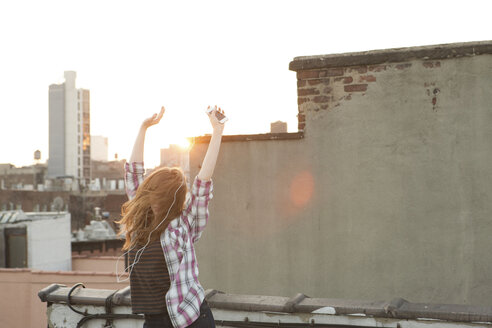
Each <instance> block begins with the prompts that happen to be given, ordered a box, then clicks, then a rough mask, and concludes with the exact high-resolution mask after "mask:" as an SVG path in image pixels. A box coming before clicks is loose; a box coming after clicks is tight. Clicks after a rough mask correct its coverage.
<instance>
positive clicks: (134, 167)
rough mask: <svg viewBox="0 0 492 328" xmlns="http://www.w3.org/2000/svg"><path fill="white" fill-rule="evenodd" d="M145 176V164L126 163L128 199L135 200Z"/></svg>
mask: <svg viewBox="0 0 492 328" xmlns="http://www.w3.org/2000/svg"><path fill="white" fill-rule="evenodd" d="M144 174H145V169H144V163H143V162H132V163H128V162H127V163H125V189H126V194H127V195H128V199H133V198H134V197H135V195H136V194H137V189H138V186H140V184H141V183H142V182H143V180H144Z"/></svg>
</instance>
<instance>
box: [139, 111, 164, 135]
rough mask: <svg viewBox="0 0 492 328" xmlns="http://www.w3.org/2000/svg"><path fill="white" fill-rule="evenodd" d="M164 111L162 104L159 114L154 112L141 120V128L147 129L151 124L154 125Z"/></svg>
mask: <svg viewBox="0 0 492 328" xmlns="http://www.w3.org/2000/svg"><path fill="white" fill-rule="evenodd" d="M165 111H166V109H165V108H164V106H162V107H161V111H160V112H159V114H154V115H152V116H151V117H149V118H147V119H145V120H144V121H143V122H142V128H145V129H147V128H148V127H151V126H152V125H156V124H157V123H159V122H160V120H161V118H162V116H163V115H164V112H165Z"/></svg>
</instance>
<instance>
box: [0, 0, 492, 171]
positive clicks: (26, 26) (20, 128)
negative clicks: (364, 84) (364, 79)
mask: <svg viewBox="0 0 492 328" xmlns="http://www.w3.org/2000/svg"><path fill="white" fill-rule="evenodd" d="M485 4H486V3H485V2H483V1H468V2H467V3H466V6H465V5H457V4H454V3H448V2H444V1H436V2H432V3H428V2H424V1H416V2H413V3H412V5H411V6H410V5H408V6H403V5H400V6H399V5H397V4H395V3H394V2H390V1H380V2H378V5H375V4H373V3H367V2H364V1H353V2H351V3H350V4H346V3H345V4H344V3H333V2H327V1H308V2H306V3H303V5H302V6H301V5H300V4H299V3H298V2H293V1H269V2H259V1H256V2H255V1H253V2H251V1H249V2H247V3H245V2H234V3H232V2H227V1H211V2H206V3H203V2H190V3H188V2H187V3H171V2H170V3H164V2H162V3H161V2H158V3H157V2H153V3H147V4H145V5H139V6H131V5H130V4H129V3H121V2H112V1H107V2H106V1H105V2H103V3H100V2H90V1H89V2H87V3H84V6H80V5H78V4H77V3H76V2H72V1H48V2H43V3H39V2H35V1H18V2H6V3H2V4H1V5H0V28H1V30H2V31H8V33H4V34H3V35H2V42H3V49H5V51H4V52H2V60H0V71H1V72H2V74H1V75H0V90H2V96H1V97H0V113H1V114H0V115H1V116H0V117H1V122H2V123H3V124H2V128H1V129H0V138H1V139H2V140H5V141H7V140H13V141H11V142H4V143H3V147H2V148H3V149H2V150H3V151H2V152H1V153H0V163H12V164H14V165H16V166H22V165H29V164H32V163H33V162H34V160H33V153H34V151H35V150H37V149H39V150H40V151H41V153H42V158H41V162H45V161H46V159H47V157H48V148H49V147H48V144H49V138H48V87H49V85H50V84H53V83H60V82H62V78H63V72H64V71H69V70H73V71H76V72H77V74H78V78H77V81H78V82H77V86H78V87H82V88H86V89H90V90H91V114H92V126H91V133H92V134H94V135H104V136H107V137H108V139H109V156H110V158H113V157H114V154H115V153H118V155H119V158H120V159H123V158H128V157H129V154H130V152H131V147H132V145H133V140H134V138H135V135H136V132H137V129H138V126H139V124H140V122H141V121H142V120H143V119H144V118H145V117H148V116H150V115H152V114H153V113H154V112H157V111H158V110H159V108H160V106H162V105H164V106H166V114H165V117H164V118H163V121H162V123H161V125H160V126H159V127H158V128H154V129H151V130H149V133H148V135H147V148H146V164H147V165H148V166H154V165H157V164H158V163H159V149H161V148H164V147H166V146H167V145H169V144H171V143H179V141H180V140H183V138H185V137H193V136H199V135H203V134H206V133H209V132H210V127H209V123H208V120H207V118H206V116H205V114H204V110H205V108H206V106H207V105H214V104H217V105H220V106H222V108H223V109H224V110H225V111H226V113H227V115H228V116H229V118H230V120H229V122H228V123H227V126H226V128H225V134H255V133H266V132H268V131H269V125H270V123H271V122H275V121H277V120H281V121H284V122H287V123H288V127H289V132H296V131H297V117H296V115H297V97H296V75H295V73H294V72H292V71H289V69H288V64H289V62H290V61H291V60H293V58H294V57H297V56H310V55H321V54H335V53H344V52H353V51H368V50H373V49H387V48H395V47H410V46H421V45H429V44H442V43H453V42H465V41H481V40H487V39H489V38H490V35H489V33H488V30H489V28H488V25H487V24H488V17H487V13H488V11H487V10H485V9H486V5H485ZM26 8H29V10H26ZM458 18H459V22H460V24H457V23H456V22H457V21H458Z"/></svg>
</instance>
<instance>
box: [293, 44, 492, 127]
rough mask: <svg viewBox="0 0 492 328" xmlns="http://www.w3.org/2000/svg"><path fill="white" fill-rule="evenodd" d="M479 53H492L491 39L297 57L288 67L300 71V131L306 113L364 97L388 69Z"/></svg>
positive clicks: (426, 65)
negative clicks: (357, 97)
mask: <svg viewBox="0 0 492 328" xmlns="http://www.w3.org/2000/svg"><path fill="white" fill-rule="evenodd" d="M480 54H492V43H491V42H490V41H482V42H467V43H453V44H442V45H433V46H423V47H410V48H398V49H383V50H372V51H365V52H354V53H344V54H332V55H322V56H305V57H297V58H295V59H294V60H293V61H292V62H291V63H290V64H289V69H290V70H292V71H295V72H297V95H298V98H297V104H298V107H299V114H298V128H299V131H304V130H305V128H306V121H305V118H306V113H307V112H311V111H315V112H317V111H322V110H330V109H333V108H335V107H337V106H339V105H340V103H341V102H342V101H348V100H351V99H352V97H353V96H356V95H357V96H364V95H365V94H366V92H370V90H371V85H374V84H375V83H378V81H377V80H378V75H379V74H381V73H383V72H385V71H387V70H399V71H402V72H404V71H405V70H407V69H410V68H411V67H412V65H422V66H423V67H424V68H426V69H439V68H441V62H440V60H445V59H451V58H459V57H468V56H475V55H480ZM437 90H438V89H437ZM429 92H433V93H434V95H433V96H432V97H433V98H432V104H433V106H434V108H437V103H438V99H437V96H436V94H437V93H438V91H437V93H436V92H435V90H429Z"/></svg>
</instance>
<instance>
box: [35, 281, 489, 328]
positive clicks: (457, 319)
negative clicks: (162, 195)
mask: <svg viewBox="0 0 492 328" xmlns="http://www.w3.org/2000/svg"><path fill="white" fill-rule="evenodd" d="M74 288H75V286H74ZM74 288H70V287H66V286H64V285H59V284H52V285H50V286H48V287H46V288H44V289H42V290H41V291H40V292H39V293H38V296H39V298H40V299H41V301H42V302H48V304H57V303H59V304H66V303H67V301H68V294H69V292H70V290H71V289H72V290H73V293H72V295H71V299H70V302H71V304H77V305H80V306H84V305H92V306H104V305H105V304H108V303H107V301H108V300H107V299H108V298H111V300H110V302H111V303H112V304H113V305H114V306H130V304H131V295H130V287H129V286H127V287H125V288H123V289H121V290H118V291H114V290H106V289H90V288H79V289H77V290H74ZM205 298H206V299H207V301H208V303H209V305H210V307H211V308H212V311H213V312H214V316H215V320H216V322H217V321H219V322H220V321H221V320H222V321H223V320H226V321H227V320H228V319H227V318H229V319H230V318H239V321H241V322H243V323H245V322H246V323H247V322H248V318H250V319H249V320H250V321H253V320H254V319H256V320H259V318H261V316H262V315H263V316H264V315H265V314H266V315H267V316H268V314H270V315H279V316H280V317H281V319H282V322H283V323H285V322H287V321H289V320H293V322H298V321H299V320H301V321H306V320H307V323H311V324H313V323H317V324H321V323H324V324H330V323H331V324H333V323H334V322H339V323H340V321H337V320H341V319H340V318H342V317H344V318H345V319H347V318H348V320H355V318H358V319H359V322H358V324H356V325H353V324H354V322H352V325H349V326H357V327H360V326H364V327H366V326H367V327H369V326H373V324H374V323H375V322H376V321H378V320H379V321H381V320H390V321H391V322H393V321H395V320H397V321H401V320H414V321H415V322H420V323H424V325H423V326H425V325H427V324H428V322H429V320H438V321H441V325H438V326H439V327H458V326H459V327H468V324H470V327H476V326H475V324H476V323H480V324H481V326H482V327H484V326H485V325H486V326H488V327H492V307H486V306H468V305H458V304H430V303H411V302H408V301H406V300H404V299H402V298H395V299H393V300H390V301H362V300H345V299H327V298H310V297H308V296H306V295H304V294H297V295H295V296H294V297H292V298H289V297H280V296H263V295H234V294H225V293H222V292H219V291H217V290H213V289H209V290H207V291H206V292H205ZM253 312H254V313H253ZM255 313H256V314H255ZM289 316H290V317H289ZM245 318H246V319H245ZM350 318H352V319H350ZM264 319H265V320H266V319H268V318H266V317H265V318H264ZM230 320H232V319H230ZM245 320H246V321H245ZM315 321H316V322H315ZM361 321H367V322H366V324H368V325H365V324H362V322H361ZM425 322H427V323H425ZM386 323H389V322H386ZM393 323H395V322H393ZM434 323H435V322H434ZM455 323H460V324H459V325H458V326H456V325H455ZM464 323H465V325H463V324H464ZM359 324H360V325H359ZM442 324H444V325H442ZM313 325H314V324H313ZM227 326H229V325H227ZM376 326H378V327H382V326H380V325H376ZM383 326H384V327H386V325H383ZM390 326H391V327H398V325H396V324H395V325H393V324H391V325H389V326H388V327H390ZM420 326H421V325H419V324H417V325H412V327H420ZM405 327H406V326H405ZM436 327H437V326H436Z"/></svg>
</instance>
